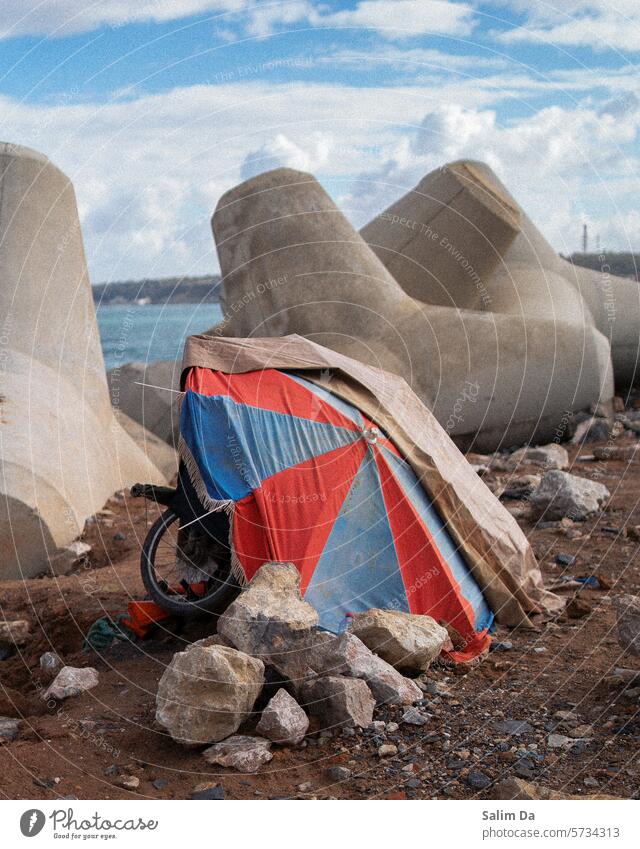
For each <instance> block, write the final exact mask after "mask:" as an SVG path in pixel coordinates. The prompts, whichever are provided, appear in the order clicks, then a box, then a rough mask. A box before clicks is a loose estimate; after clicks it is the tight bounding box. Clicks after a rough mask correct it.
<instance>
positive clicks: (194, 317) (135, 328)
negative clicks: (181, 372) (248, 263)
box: [97, 303, 222, 370]
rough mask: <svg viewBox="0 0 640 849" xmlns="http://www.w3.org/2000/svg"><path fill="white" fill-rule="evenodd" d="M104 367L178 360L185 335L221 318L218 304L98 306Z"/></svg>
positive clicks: (204, 328)
mask: <svg viewBox="0 0 640 849" xmlns="http://www.w3.org/2000/svg"><path fill="white" fill-rule="evenodd" d="M97 316H98V327H99V329H100V339H101V342H102V351H103V353H104V361H105V367H106V368H107V370H108V369H112V368H114V367H115V366H121V365H123V364H124V363H130V362H134V361H136V362H152V361H153V360H174V361H175V360H181V359H182V349H183V348H184V342H185V339H186V338H187V336H191V335H193V334H194V333H203V332H204V331H205V330H208V329H209V328H210V327H213V325H214V324H217V323H218V322H219V321H220V320H221V319H222V311H221V309H220V306H219V304H217V303H209V304H144V305H138V304H113V305H108V304H107V305H100V306H99V307H98V308H97Z"/></svg>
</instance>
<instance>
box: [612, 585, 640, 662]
mask: <svg viewBox="0 0 640 849" xmlns="http://www.w3.org/2000/svg"><path fill="white" fill-rule="evenodd" d="M613 603H614V606H615V610H616V614H617V617H618V642H619V643H620V646H621V648H622V649H623V650H624V651H628V652H630V653H631V654H636V655H640V597H638V596H637V595H623V596H617V597H616V598H615V599H614V601H613Z"/></svg>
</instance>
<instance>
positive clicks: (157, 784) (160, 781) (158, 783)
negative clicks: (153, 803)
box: [151, 778, 169, 790]
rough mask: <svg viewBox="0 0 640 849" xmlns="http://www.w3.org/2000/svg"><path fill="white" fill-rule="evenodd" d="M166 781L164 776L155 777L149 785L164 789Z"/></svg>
mask: <svg viewBox="0 0 640 849" xmlns="http://www.w3.org/2000/svg"><path fill="white" fill-rule="evenodd" d="M168 783H169V782H168V781H167V779H166V778H156V779H154V780H153V781H152V782H151V786H152V787H154V788H155V789H156V790H164V788H165V787H166V786H167V784H168Z"/></svg>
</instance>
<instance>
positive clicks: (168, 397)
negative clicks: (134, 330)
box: [107, 360, 180, 448]
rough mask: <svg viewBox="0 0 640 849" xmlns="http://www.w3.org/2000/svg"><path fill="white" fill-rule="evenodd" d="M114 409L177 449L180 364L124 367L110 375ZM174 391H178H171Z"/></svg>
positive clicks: (111, 372) (108, 379)
mask: <svg viewBox="0 0 640 849" xmlns="http://www.w3.org/2000/svg"><path fill="white" fill-rule="evenodd" d="M107 382H108V384H109V392H110V394H111V403H112V404H113V407H114V409H116V410H121V411H122V412H123V413H124V414H125V415H127V416H128V417H129V418H131V419H133V420H134V421H136V422H138V424H140V425H142V426H143V427H144V428H145V430H147V431H150V432H151V433H153V434H155V435H156V436H158V437H159V438H160V439H162V440H163V441H164V442H166V443H168V444H169V445H171V446H172V447H174V448H176V447H177V445H178V436H179V434H180V410H179V406H178V404H177V403H176V399H177V397H178V396H177V394H176V392H177V391H179V389H180V363H176V362H175V361H174V360H155V361H154V362H151V363H124V365H121V366H118V367H117V368H113V369H111V370H110V371H108V372H107ZM172 390H175V391H172Z"/></svg>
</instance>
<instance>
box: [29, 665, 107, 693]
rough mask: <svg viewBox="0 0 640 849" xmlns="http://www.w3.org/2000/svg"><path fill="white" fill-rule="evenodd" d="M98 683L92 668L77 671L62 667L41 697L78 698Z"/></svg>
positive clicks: (95, 672)
mask: <svg viewBox="0 0 640 849" xmlns="http://www.w3.org/2000/svg"><path fill="white" fill-rule="evenodd" d="M98 683H99V679H98V673H97V671H96V670H95V669H94V668H93V667H92V666H85V667H83V668H81V669H77V668H76V667H73V666H63V667H62V669H61V670H60V672H58V674H57V675H56V678H55V680H54V682H53V683H52V684H51V685H50V687H49V689H48V690H47V691H46V692H45V694H44V695H43V697H42V698H43V699H44V700H45V701H47V700H48V699H68V698H70V697H71V696H79V695H80V693H84V692H85V691H86V690H92V689H93V688H94V687H97V686H98Z"/></svg>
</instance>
